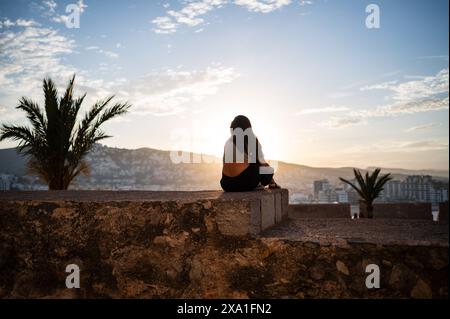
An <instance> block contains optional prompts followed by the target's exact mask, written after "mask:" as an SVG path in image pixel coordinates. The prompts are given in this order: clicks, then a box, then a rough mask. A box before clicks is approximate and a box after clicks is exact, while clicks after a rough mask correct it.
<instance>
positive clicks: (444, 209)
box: [438, 202, 448, 223]
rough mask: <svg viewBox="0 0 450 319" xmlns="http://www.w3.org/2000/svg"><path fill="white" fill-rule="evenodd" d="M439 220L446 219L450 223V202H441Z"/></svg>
mask: <svg viewBox="0 0 450 319" xmlns="http://www.w3.org/2000/svg"><path fill="white" fill-rule="evenodd" d="M438 220H439V221H444V222H447V223H448V202H445V203H439V216H438Z"/></svg>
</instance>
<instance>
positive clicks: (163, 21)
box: [152, 0, 228, 34]
mask: <svg viewBox="0 0 450 319" xmlns="http://www.w3.org/2000/svg"><path fill="white" fill-rule="evenodd" d="M227 2H228V1H227V0H199V1H194V2H188V3H187V4H186V5H185V6H184V7H183V8H182V9H181V10H179V11H175V10H168V11H167V12H166V16H163V17H157V18H155V19H154V20H153V21H152V23H153V24H155V26H156V27H155V28H154V31H155V32H156V33H162V34H169V33H174V32H176V30H177V29H178V27H179V26H180V25H186V26H189V27H194V26H197V25H199V24H202V23H203V22H204V20H203V18H202V16H203V15H205V14H207V13H208V12H210V11H212V10H214V9H216V8H220V7H222V6H223V5H224V4H226V3H227Z"/></svg>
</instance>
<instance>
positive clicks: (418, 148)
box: [343, 139, 448, 154]
mask: <svg viewBox="0 0 450 319" xmlns="http://www.w3.org/2000/svg"><path fill="white" fill-rule="evenodd" d="M443 150H448V141H445V140H439V139H438V140H422V141H408V140H406V141H401V140H384V141H379V142H376V143H372V144H369V145H362V144H361V145H358V146H354V147H349V148H346V149H344V150H343V153H355V154H357V153H398V152H429V151H443Z"/></svg>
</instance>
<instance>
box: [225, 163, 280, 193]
mask: <svg viewBox="0 0 450 319" xmlns="http://www.w3.org/2000/svg"><path fill="white" fill-rule="evenodd" d="M259 166H260V165H259V164H258V163H250V164H249V166H248V167H247V168H246V169H245V170H244V171H242V173H240V174H239V175H238V176H234V177H229V176H226V175H224V174H223V173H222V179H221V180H220V185H221V186H222V188H223V190H224V191H226V192H247V191H252V190H254V189H255V188H256V187H257V186H258V185H259V184H260V183H261V185H263V186H266V185H269V183H270V181H271V180H272V177H273V174H260V172H259Z"/></svg>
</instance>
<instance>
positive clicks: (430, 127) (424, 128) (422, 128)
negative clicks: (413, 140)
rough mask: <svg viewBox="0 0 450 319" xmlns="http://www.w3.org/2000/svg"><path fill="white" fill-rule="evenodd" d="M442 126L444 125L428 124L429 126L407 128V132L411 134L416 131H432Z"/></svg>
mask: <svg viewBox="0 0 450 319" xmlns="http://www.w3.org/2000/svg"><path fill="white" fill-rule="evenodd" d="M440 126H442V123H427V124H422V125H417V126H413V127H410V128H407V129H406V130H405V132H407V133H410V132H415V131H423V130H429V129H432V128H435V127H440Z"/></svg>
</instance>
